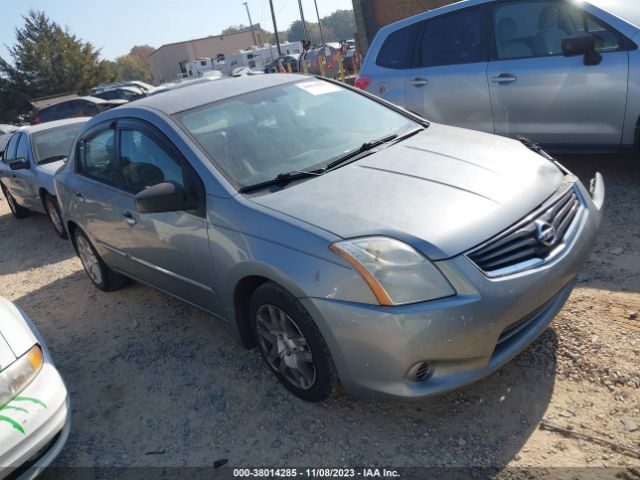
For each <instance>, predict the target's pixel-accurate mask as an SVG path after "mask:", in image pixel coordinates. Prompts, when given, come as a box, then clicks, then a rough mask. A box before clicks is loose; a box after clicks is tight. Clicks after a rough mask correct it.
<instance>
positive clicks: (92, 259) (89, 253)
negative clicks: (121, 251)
mask: <svg viewBox="0 0 640 480" xmlns="http://www.w3.org/2000/svg"><path fill="white" fill-rule="evenodd" d="M76 246H77V247H78V256H79V257H80V260H81V261H82V265H84V269H85V270H86V271H87V274H88V275H89V277H91V280H93V281H94V283H97V284H100V283H102V269H101V268H100V262H99V261H98V257H97V256H96V254H95V253H93V249H92V248H91V245H90V244H89V241H88V240H87V239H86V238H85V237H84V235H78V237H77V238H76Z"/></svg>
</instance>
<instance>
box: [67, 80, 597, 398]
mask: <svg viewBox="0 0 640 480" xmlns="http://www.w3.org/2000/svg"><path fill="white" fill-rule="evenodd" d="M55 182H56V191H57V194H58V198H59V200H60V205H61V207H62V216H63V221H64V224H65V227H66V228H67V230H68V232H69V236H70V238H71V239H72V241H73V245H74V247H75V249H76V251H77V252H78V255H79V256H80V259H81V260H82V263H83V264H84V267H85V269H86V271H87V274H88V276H89V278H90V279H91V281H92V282H93V283H94V284H95V285H96V286H97V287H98V288H100V289H102V290H105V291H108V290H113V289H115V288H118V287H120V286H122V285H123V284H125V283H126V281H127V279H129V278H133V279H136V280H139V281H141V282H144V283H147V284H150V285H153V286H154V287H157V288H159V289H161V290H163V291H165V292H168V293H170V294H172V295H174V296H176V297H179V298H181V299H183V300H185V301H187V302H189V303H192V304H194V305H197V306H198V307H200V308H202V309H204V310H206V311H208V312H211V313H212V314H213V315H215V316H216V317H218V318H221V319H223V320H224V321H226V322H228V324H229V326H230V329H231V331H232V332H233V334H234V336H235V337H236V338H237V340H238V341H239V342H240V343H241V344H243V345H244V346H246V347H249V348H251V347H254V346H256V345H257V347H258V349H259V351H260V353H261V354H262V356H263V357H264V360H265V361H266V363H267V365H268V366H269V368H270V369H271V370H272V371H273V373H274V374H275V376H276V377H277V378H278V379H279V380H280V382H281V383H282V384H283V385H284V386H285V387H286V388H287V389H289V390H290V391H291V392H293V393H294V394H295V395H297V396H299V397H301V398H303V399H305V400H310V401H317V400H321V399H325V398H327V397H329V396H330V395H331V394H333V393H334V392H335V391H336V389H337V387H338V385H339V383H341V384H342V386H343V387H344V388H345V389H346V390H347V391H348V392H351V393H359V394H368V395H378V396H383V397H387V398H396V399H418V398H423V397H426V396H429V395H434V394H438V393H441V392H445V391H448V390H451V389H455V388H458V387H461V386H462V385H465V384H468V383H470V382H472V381H475V380H477V379H479V378H481V377H483V376H485V375H487V374H489V373H491V372H493V371H495V370H496V369H497V368H499V367H500V366H502V365H504V364H505V363H506V362H507V361H509V360H510V359H511V358H513V357H514V356H515V355H516V354H518V353H519V352H520V351H522V350H523V349H524V348H525V347H526V346H527V345H529V344H530V343H531V342H532V341H533V340H534V339H535V338H536V337H537V336H538V335H539V334H540V333H541V332H542V331H543V330H544V329H545V328H546V326H547V325H548V323H549V322H550V321H551V320H552V319H553V317H554V316H555V315H556V313H557V312H558V311H559V310H560V308H561V307H562V305H563V304H564V302H565V300H566V299H567V297H568V296H569V294H570V292H571V290H572V288H573V284H574V279H575V277H576V275H577V273H578V271H579V270H580V268H581V267H582V264H583V263H584V261H585V259H586V258H587V256H588V255H589V252H590V250H591V247H592V243H593V241H594V237H595V235H596V232H597V230H598V226H599V223H600V216H601V215H600V209H601V207H602V204H603V201H604V187H603V182H602V178H601V177H600V175H597V176H596V178H595V179H594V181H593V182H592V185H591V189H590V190H587V189H585V188H584V186H583V185H582V184H581V183H580V181H579V180H578V179H577V178H576V177H575V176H574V175H572V174H571V173H570V172H568V171H567V170H566V169H565V168H563V167H562V166H561V165H560V164H558V163H557V162H555V161H554V160H553V159H552V158H550V157H549V156H548V155H546V154H545V153H544V152H543V151H542V150H540V149H539V148H538V147H536V146H535V145H533V144H530V143H527V142H524V143H523V142H520V141H517V140H510V139H507V138H504V137H497V136H493V135H488V134H485V133H480V132H474V131H469V130H463V129H459V128H454V127H448V126H443V125H438V124H435V123H429V122H427V121H425V120H424V119H422V118H420V117H417V116H415V115H413V114H410V113H408V112H406V111H404V110H401V109H400V108H398V107H395V106H393V105H391V104H389V103H387V102H385V101H383V100H380V99H377V98H376V97H373V96H371V95H369V94H367V93H364V92H361V91H359V90H355V89H351V88H349V87H345V86H342V85H340V84H337V83H334V82H329V81H325V80H320V79H317V78H313V77H306V76H299V75H287V74H280V75H265V76H255V77H242V78H238V79H228V80H220V81H217V82H211V83H206V84H200V85H194V86H191V87H188V88H184V89H179V90H174V91H170V92H167V93H165V94H163V95H158V96H153V97H149V98H146V99H142V100H139V101H137V102H135V103H134V104H131V105H128V106H125V107H122V108H118V109H115V110H112V111H109V112H105V113H103V114H100V115H98V116H97V117H95V118H93V119H92V120H91V121H90V122H88V123H87V125H86V126H85V127H84V128H83V129H82V131H81V133H80V134H79V136H78V138H77V141H76V144H75V146H74V148H72V153H71V156H70V157H69V160H68V162H67V164H66V165H65V166H64V167H63V168H62V169H61V170H60V171H59V172H58V173H57V174H56V177H55Z"/></svg>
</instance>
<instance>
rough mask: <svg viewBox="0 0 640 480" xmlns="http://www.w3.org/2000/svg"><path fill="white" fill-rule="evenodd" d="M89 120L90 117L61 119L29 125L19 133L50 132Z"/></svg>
mask: <svg viewBox="0 0 640 480" xmlns="http://www.w3.org/2000/svg"><path fill="white" fill-rule="evenodd" d="M89 120H91V117H73V118H63V119H62V120H53V121H51V122H44V123H38V124H37V125H31V126H29V127H23V128H21V129H20V131H21V132H24V133H28V134H32V133H36V132H42V131H44V130H50V129H52V128H56V127H63V126H65V125H73V124H75V123H85V122H87V121H89Z"/></svg>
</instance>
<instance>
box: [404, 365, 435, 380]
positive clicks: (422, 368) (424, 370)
mask: <svg viewBox="0 0 640 480" xmlns="http://www.w3.org/2000/svg"><path fill="white" fill-rule="evenodd" d="M433 371H434V364H433V363H430V362H427V361H424V362H419V363H416V364H415V365H414V366H413V367H411V368H410V369H409V373H408V375H407V376H408V377H409V379H410V380H411V381H412V382H416V383H420V382H425V381H427V380H429V379H430V378H431V376H432V375H433Z"/></svg>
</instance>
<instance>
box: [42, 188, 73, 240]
mask: <svg viewBox="0 0 640 480" xmlns="http://www.w3.org/2000/svg"><path fill="white" fill-rule="evenodd" d="M44 208H45V210H46V211H47V216H48V217H49V221H50V222H51V225H52V226H53V229H54V230H55V231H56V233H57V234H58V236H59V237H60V238H68V236H67V231H66V230H65V228H64V223H62V215H60V207H59V206H58V200H57V199H56V197H54V196H53V195H49V194H47V195H46V196H45V199H44Z"/></svg>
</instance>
